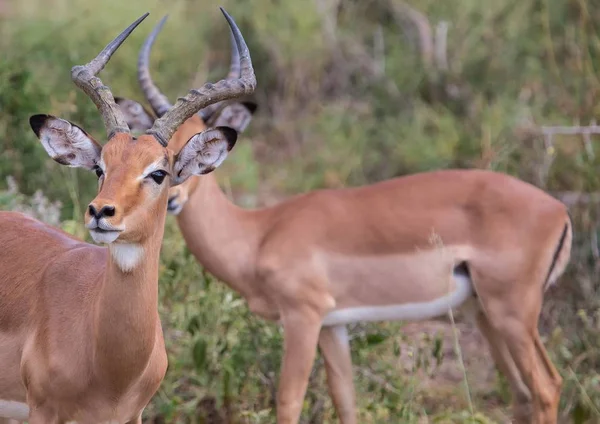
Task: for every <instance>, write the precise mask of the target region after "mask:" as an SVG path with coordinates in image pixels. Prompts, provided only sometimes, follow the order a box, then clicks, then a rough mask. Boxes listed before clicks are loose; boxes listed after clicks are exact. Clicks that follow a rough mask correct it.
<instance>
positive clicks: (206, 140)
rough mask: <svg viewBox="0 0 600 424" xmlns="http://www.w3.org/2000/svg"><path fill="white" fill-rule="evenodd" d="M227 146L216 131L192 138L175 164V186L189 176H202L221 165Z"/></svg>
mask: <svg viewBox="0 0 600 424" xmlns="http://www.w3.org/2000/svg"><path fill="white" fill-rule="evenodd" d="M228 148H229V144H228V142H227V140H226V139H225V136H224V135H223V133H222V132H221V131H219V130H217V129H212V130H207V131H204V132H202V133H200V134H196V135H195V136H193V137H192V138H191V139H190V141H188V143H187V144H186V145H185V146H184V148H183V149H182V150H181V152H180V153H179V156H178V157H177V162H176V163H175V167H174V171H175V178H174V183H175V184H181V183H182V182H183V181H185V180H186V179H187V178H188V177H189V176H190V175H192V174H195V175H202V174H206V173H208V172H211V171H212V170H213V169H215V168H216V167H218V166H219V165H221V163H223V161H224V160H225V158H226V157H227V153H228Z"/></svg>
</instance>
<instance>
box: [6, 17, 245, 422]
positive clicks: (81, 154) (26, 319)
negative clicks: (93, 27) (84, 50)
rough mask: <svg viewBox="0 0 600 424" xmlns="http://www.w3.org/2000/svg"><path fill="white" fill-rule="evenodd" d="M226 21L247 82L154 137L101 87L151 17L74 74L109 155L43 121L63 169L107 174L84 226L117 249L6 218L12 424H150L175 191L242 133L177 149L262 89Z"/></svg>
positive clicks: (220, 134) (207, 95)
mask: <svg viewBox="0 0 600 424" xmlns="http://www.w3.org/2000/svg"><path fill="white" fill-rule="evenodd" d="M222 11H223V14H224V15H225V18H226V19H227V21H228V23H229V26H230V27H231V30H232V32H233V33H234V36H235V40H236V45H237V49H238V50H239V55H240V62H241V71H240V77H239V78H238V79H235V80H228V81H225V80H222V81H219V82H217V83H216V84H205V85H204V86H203V87H202V88H200V89H198V90H191V91H190V92H189V94H188V95H187V96H185V97H184V98H181V99H179V100H178V102H177V103H176V104H175V106H173V107H172V108H170V109H169V110H168V111H165V113H164V114H163V116H162V117H161V119H159V120H156V121H155V122H154V124H153V126H152V127H151V128H150V129H149V130H148V134H145V135H142V136H140V137H139V138H135V137H132V136H131V134H130V130H129V128H128V126H127V122H126V120H125V119H124V117H123V114H122V113H121V111H120V109H119V107H118V106H117V104H116V103H115V101H114V98H113V95H112V93H111V92H110V89H109V88H108V87H106V86H105V85H103V84H102V81H101V80H100V79H99V78H98V77H96V74H97V73H98V72H100V71H101V70H102V69H103V68H104V66H105V65H106V63H107V62H108V61H109V59H110V57H111V56H112V54H113V53H114V52H115V51H116V50H117V48H118V47H119V46H120V45H121V43H122V42H123V41H124V40H125V39H126V38H127V36H128V35H129V34H130V33H131V32H132V31H133V30H134V28H135V27H136V26H137V25H138V24H139V23H140V22H141V21H142V20H143V19H144V18H145V17H146V16H147V14H146V15H144V16H142V17H141V18H140V19H138V20H137V21H136V22H135V23H133V24H132V25H131V26H130V27H129V28H127V29H126V30H125V31H124V32H123V33H121V35H119V36H118V37H117V38H116V39H115V40H114V41H112V42H111V43H110V44H109V45H108V46H107V47H106V48H105V49H104V50H103V51H102V52H101V53H100V54H99V55H98V56H97V57H96V58H95V59H94V60H92V61H91V62H90V63H88V64H87V65H85V66H75V67H74V68H73V70H72V72H71V75H72V78H73V81H74V83H75V84H76V85H77V86H78V87H79V88H81V89H82V90H83V91H84V92H85V93H86V94H87V95H88V96H89V97H90V98H91V99H92V101H93V102H94V103H95V105H96V106H97V107H98V109H99V111H100V113H101V115H102V118H103V120H104V125H105V127H106V131H107V134H108V141H107V143H106V144H105V145H104V146H101V145H100V144H98V143H97V142H96V141H95V140H94V139H93V138H91V136H90V135H88V134H87V133H86V132H85V131H83V130H82V129H81V128H80V127H78V126H76V125H75V124H72V123H70V122H68V121H65V120H62V119H59V118H56V117H53V116H50V115H35V116H32V117H31V119H30V123H31V127H32V129H33V130H34V131H35V133H36V134H37V136H38V137H39V139H40V141H41V143H42V145H43V147H44V148H45V150H46V151H47V152H48V154H49V155H50V156H51V157H52V158H53V159H54V160H55V161H57V162H58V163H60V164H63V165H68V166H74V167H82V168H87V169H89V170H92V171H94V172H95V173H96V174H97V175H98V195H97V196H96V198H95V199H94V200H93V201H92V202H91V203H90V204H89V206H88V210H87V212H86V217H85V220H86V227H87V228H88V229H89V231H90V234H91V237H92V238H93V239H94V241H96V242H98V243H105V244H107V245H108V248H103V247H99V246H95V245H90V244H87V243H85V242H83V241H81V240H78V239H76V238H74V237H72V236H70V235H68V234H66V233H64V232H62V231H60V230H59V229H56V228H52V227H50V226H47V225H45V224H43V223H41V222H38V221H35V220H33V219H31V218H28V217H26V216H24V215H21V214H18V213H11V212H2V213H0V244H1V245H2V249H1V250H0V269H2V273H1V275H0V370H1V371H0V399H2V400H0V416H4V417H8V418H12V419H17V420H26V419H27V420H28V421H29V423H31V424H38V423H64V422H69V421H70V422H73V421H74V422H79V423H93V422H96V423H97V422H119V423H125V422H127V423H141V414H142V411H143V409H144V407H145V406H146V405H147V403H148V402H149V401H150V399H151V397H152V395H153V394H154V393H155V392H156V390H157V389H158V387H159V385H160V383H161V381H162V379H163V377H164V375H165V372H166V369H167V355H166V351H165V346H164V341H163V335H162V329H161V325H160V320H159V316H158V310H157V297H158V262H159V252H160V246H161V243H162V238H163V231H164V221H165V217H166V214H167V210H166V209H167V199H168V190H169V185H170V184H180V183H182V182H184V181H185V180H186V179H188V178H189V177H190V176H191V175H192V174H203V173H207V172H210V171H212V170H213V169H214V168H216V167H217V166H218V165H219V164H220V163H221V162H222V161H223V159H224V158H225V156H226V155H227V152H228V151H229V150H230V149H231V148H232V147H233V145H234V143H235V141H236V138H237V134H236V132H235V131H234V130H233V129H230V128H225V127H220V128H210V129H206V128H203V130H202V131H199V132H197V133H195V134H193V135H192V136H191V138H190V139H189V141H187V142H186V143H184V144H185V145H184V146H183V147H182V148H181V149H178V154H177V155H176V156H175V155H174V153H173V151H172V150H170V149H168V148H167V144H168V140H169V139H170V138H171V136H172V135H173V133H174V132H175V130H176V129H177V128H178V127H179V125H181V123H182V122H184V121H185V120H186V119H188V118H189V117H190V116H191V115H193V114H195V113H196V112H197V111H198V110H200V109H202V108H204V107H206V106H207V105H209V104H211V103H213V102H217V101H221V100H226V99H230V98H235V97H238V96H240V95H243V94H247V93H250V92H252V91H253V90H254V87H255V85H256V79H255V76H254V71H253V69H252V63H251V60H250V55H249V52H248V48H247V46H246V43H245V42H244V39H243V37H242V35H241V33H240V31H239V30H238V28H237V26H236V25H235V23H234V21H233V20H232V19H231V17H230V16H229V15H228V14H227V13H226V12H225V11H224V10H222ZM179 147H181V146H179ZM232 253H233V254H235V252H232Z"/></svg>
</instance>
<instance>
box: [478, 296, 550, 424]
mask: <svg viewBox="0 0 600 424" xmlns="http://www.w3.org/2000/svg"><path fill="white" fill-rule="evenodd" d="M534 289H537V287H534ZM537 297H538V299H539V295H537ZM538 299H536V297H535V296H533V295H532V294H531V293H525V294H524V295H523V296H520V302H499V301H498V300H496V301H494V302H489V303H488V304H487V305H486V309H485V313H486V315H487V318H488V319H489V321H490V323H491V326H492V327H494V329H495V331H497V332H498V334H499V335H500V337H501V339H502V340H503V342H504V343H505V344H506V346H507V348H508V350H509V352H510V356H511V357H512V359H513V361H514V363H515V365H516V366H517V368H518V370H519V373H520V375H521V378H522V379H523V382H524V383H525V385H526V386H527V387H528V388H529V392H530V393H531V399H532V415H531V421H530V422H531V423H533V424H555V423H556V420H557V413H558V399H559V396H560V383H561V381H560V376H558V373H556V370H555V369H554V367H553V366H552V364H551V363H550V360H549V359H548V357H547V354H546V350H545V349H544V346H543V345H542V344H541V341H539V333H538V330H537V321H538V317H539V313H540V309H541V299H539V300H538ZM507 305H513V306H512V307H507ZM514 305H519V307H518V308H515V307H514ZM547 364H550V365H551V368H550V369H549V368H548V365H547ZM553 375H556V376H558V379H555V378H553Z"/></svg>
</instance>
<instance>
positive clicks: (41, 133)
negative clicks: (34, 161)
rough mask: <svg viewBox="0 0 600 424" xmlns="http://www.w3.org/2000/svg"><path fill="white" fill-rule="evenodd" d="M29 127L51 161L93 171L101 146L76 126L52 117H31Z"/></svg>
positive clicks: (98, 159) (98, 158)
mask: <svg viewBox="0 0 600 424" xmlns="http://www.w3.org/2000/svg"><path fill="white" fill-rule="evenodd" d="M29 125H31V129H32V130H33V132H34V133H35V135H37V137H38V138H39V139H40V141H41V142H42V146H44V149H46V152H48V154H49V155H50V157H51V158H52V159H54V160H55V161H56V162H58V163H60V164H61V165H67V166H71V167H78V168H87V169H94V168H95V167H96V164H97V163H98V162H99V161H100V152H101V151H102V146H100V144H98V142H97V141H96V140H94V139H93V138H92V137H90V135H89V134H88V133H86V132H85V131H84V130H82V129H81V128H79V127H78V126H77V125H75V124H72V123H70V122H69V121H65V120H64V119H60V118H56V117H54V116H52V115H33V116H32V117H31V118H29Z"/></svg>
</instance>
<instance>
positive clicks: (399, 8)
mask: <svg viewBox="0 0 600 424" xmlns="http://www.w3.org/2000/svg"><path fill="white" fill-rule="evenodd" d="M391 4H392V11H393V13H394V15H395V17H396V19H397V20H399V21H402V20H404V19H405V18H407V19H408V20H409V21H410V22H411V23H412V24H413V25H414V26H415V27H416V28H417V32H418V34H419V49H420V52H421V60H422V61H423V64H424V65H425V67H426V68H428V69H431V68H434V69H436V70H438V71H442V72H444V71H447V70H448V54H447V45H448V42H447V39H448V28H449V24H448V22H447V21H440V22H438V24H437V25H436V28H435V34H434V32H433V30H432V29H431V24H430V23H429V19H428V18H427V16H426V15H425V14H423V13H421V12H419V11H418V10H417V9H415V8H413V7H411V6H409V5H407V4H406V3H397V2H392V3H391Z"/></svg>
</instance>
